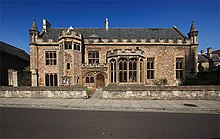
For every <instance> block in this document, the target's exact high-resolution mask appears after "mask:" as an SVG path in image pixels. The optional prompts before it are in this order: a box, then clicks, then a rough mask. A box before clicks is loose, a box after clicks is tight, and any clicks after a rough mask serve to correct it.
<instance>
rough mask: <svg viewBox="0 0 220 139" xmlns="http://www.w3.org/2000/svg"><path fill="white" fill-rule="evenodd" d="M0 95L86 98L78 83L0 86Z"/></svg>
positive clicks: (84, 91)
mask: <svg viewBox="0 0 220 139" xmlns="http://www.w3.org/2000/svg"><path fill="white" fill-rule="evenodd" d="M0 97H19V98H20V97H23V98H27V97H29V98H30V97H32V98H88V95H87V93H86V88H85V87H83V86H80V85H75V86H56V87H31V86H20V87H8V86H7V87H6V86H4V87H0Z"/></svg>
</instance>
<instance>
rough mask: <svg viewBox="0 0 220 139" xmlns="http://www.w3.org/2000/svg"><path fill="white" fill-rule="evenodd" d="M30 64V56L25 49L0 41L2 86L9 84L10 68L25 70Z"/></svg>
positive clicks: (0, 77)
mask: <svg viewBox="0 0 220 139" xmlns="http://www.w3.org/2000/svg"><path fill="white" fill-rule="evenodd" d="M27 66H30V56H29V54H28V53H26V52H25V51H24V50H21V49H19V48H16V47H14V46H12V45H10V44H7V43H4V42H2V41H0V86H8V85H9V80H8V70H9V69H14V70H24V69H25V67H27Z"/></svg>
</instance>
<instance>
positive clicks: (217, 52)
mask: <svg viewBox="0 0 220 139" xmlns="http://www.w3.org/2000/svg"><path fill="white" fill-rule="evenodd" d="M212 54H217V55H218V56H220V50H216V51H213V52H212Z"/></svg>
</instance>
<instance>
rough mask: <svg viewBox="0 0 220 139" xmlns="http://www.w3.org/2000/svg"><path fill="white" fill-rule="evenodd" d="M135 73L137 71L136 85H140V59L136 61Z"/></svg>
mask: <svg viewBox="0 0 220 139" xmlns="http://www.w3.org/2000/svg"><path fill="white" fill-rule="evenodd" d="M136 68H137V69H136V71H137V73H136V74H137V75H136V76H137V83H138V84H140V73H141V72H140V58H138V59H137V67H136Z"/></svg>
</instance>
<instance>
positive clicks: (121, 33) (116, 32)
mask: <svg viewBox="0 0 220 139" xmlns="http://www.w3.org/2000/svg"><path fill="white" fill-rule="evenodd" d="M62 30H66V28H63V29H61V28H59V29H57V28H50V29H48V30H47V32H45V33H44V34H43V39H44V40H47V39H54V40H55V41H57V40H58V37H59V33H60V32H61V31H62ZM73 30H74V31H75V32H77V33H82V35H83V37H84V38H87V39H88V38H89V37H90V36H91V34H92V33H93V32H95V34H96V36H99V37H100V38H102V39H118V40H122V39H128V40H130V39H138V40H140V39H185V38H186V37H185V36H183V34H182V33H181V32H180V31H177V30H176V29H175V28H174V27H173V28H109V29H108V30H106V29H105V28H74V29H73Z"/></svg>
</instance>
